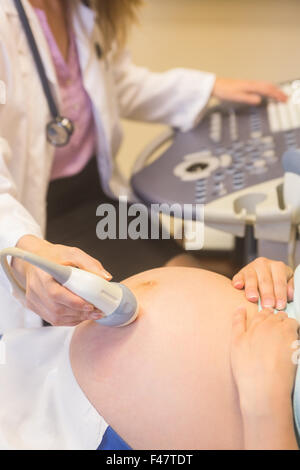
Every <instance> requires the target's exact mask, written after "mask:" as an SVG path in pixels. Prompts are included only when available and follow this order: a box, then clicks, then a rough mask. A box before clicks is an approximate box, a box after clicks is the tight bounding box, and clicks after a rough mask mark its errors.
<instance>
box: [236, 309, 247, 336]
mask: <svg viewBox="0 0 300 470" xmlns="http://www.w3.org/2000/svg"><path fill="white" fill-rule="evenodd" d="M246 329H247V311H246V309H245V308H244V307H239V308H238V309H237V310H236V312H235V313H234V314H233V317H232V340H233V341H237V340H238V339H239V338H240V336H241V335H242V334H243V333H245V332H246Z"/></svg>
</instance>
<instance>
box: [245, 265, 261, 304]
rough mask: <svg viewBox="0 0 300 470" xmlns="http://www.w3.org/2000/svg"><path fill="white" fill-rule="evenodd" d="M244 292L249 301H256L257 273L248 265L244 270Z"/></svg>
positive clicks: (257, 297)
mask: <svg viewBox="0 0 300 470" xmlns="http://www.w3.org/2000/svg"><path fill="white" fill-rule="evenodd" d="M245 294H246V298H247V300H249V301H250V302H257V301H258V299H259V291H258V277H257V273H256V271H255V269H253V268H252V267H250V266H249V267H248V269H247V270H246V271H245Z"/></svg>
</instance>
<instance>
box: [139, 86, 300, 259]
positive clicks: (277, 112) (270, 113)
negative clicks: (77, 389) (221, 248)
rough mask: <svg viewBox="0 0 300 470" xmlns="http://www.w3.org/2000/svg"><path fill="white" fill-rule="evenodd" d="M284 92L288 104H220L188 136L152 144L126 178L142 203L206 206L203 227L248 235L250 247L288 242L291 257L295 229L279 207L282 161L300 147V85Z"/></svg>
mask: <svg viewBox="0 0 300 470" xmlns="http://www.w3.org/2000/svg"><path fill="white" fill-rule="evenodd" d="M281 88H282V90H283V91H284V92H285V93H286V94H287V95H288V96H289V99H288V101H287V102H286V103H278V102H275V101H273V100H270V99H268V100H264V101H263V102H262V104H261V105H260V106H246V105H234V104H232V103H222V104H220V105H217V106H214V107H210V108H208V110H207V113H206V114H205V116H204V118H203V119H202V121H201V123H200V124H199V125H198V127H197V128H195V129H193V130H192V131H189V132H187V133H182V132H178V131H176V130H173V129H172V130H169V131H168V132H167V133H164V135H162V136H160V137H159V138H158V139H157V140H156V141H155V142H152V143H151V144H150V146H148V147H147V148H146V149H145V151H143V152H142V154H141V155H140V156H139V158H138V160H137V163H136V167H135V171H134V174H133V176H132V179H131V184H132V188H133V190H134V192H135V194H136V196H137V197H138V198H139V200H141V201H143V202H144V203H145V204H147V205H150V204H153V203H156V204H162V203H167V204H174V203H177V204H178V203H179V204H181V205H183V204H191V203H194V204H204V205H205V224H206V225H208V226H210V227H213V228H216V229H219V230H222V231H225V232H228V233H231V234H233V235H234V236H235V237H246V239H247V238H248V240H249V234H250V239H251V240H252V242H251V240H250V244H251V243H252V244H253V242H254V241H255V240H267V241H271V242H281V243H286V244H290V243H291V240H292V242H293V243H292V244H293V247H292V248H291V249H292V250H294V249H295V244H296V239H297V235H298V232H299V226H298V224H296V227H295V226H294V225H295V223H294V221H293V207H291V206H290V205H289V204H286V203H285V201H284V188H283V186H284V185H283V182H284V178H283V177H284V169H283V165H282V156H283V155H284V153H285V152H286V151H288V150H296V149H298V148H300V99H299V90H300V82H299V81H298V80H296V81H290V82H286V83H284V84H282V85H281ZM297 98H298V99H297ZM166 146H167V148H166ZM299 155H300V154H299ZM299 155H297V152H295V156H294V157H293V158H296V159H297V158H300V157H299ZM154 156H155V158H154ZM296 163H297V162H296ZM297 164H299V161H298V163H297ZM299 182H300V179H299ZM299 184H300V183H299ZM293 190H294V191H297V188H293ZM298 190H299V193H300V185H299V188H298ZM248 248H249V246H248ZM290 254H291V253H290Z"/></svg>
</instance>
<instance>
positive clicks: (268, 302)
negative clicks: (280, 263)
mask: <svg viewBox="0 0 300 470" xmlns="http://www.w3.org/2000/svg"><path fill="white" fill-rule="evenodd" d="M258 262H259V260H258ZM256 272H257V278H258V286H259V292H260V297H261V304H262V306H263V307H264V308H274V307H275V295H274V282H273V277H272V272H271V269H270V267H269V265H268V264H267V263H265V262H264V260H263V259H262V260H261V262H260V264H259V268H258V269H257V271H256Z"/></svg>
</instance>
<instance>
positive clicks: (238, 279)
mask: <svg viewBox="0 0 300 470" xmlns="http://www.w3.org/2000/svg"><path fill="white" fill-rule="evenodd" d="M232 285H233V287H235V288H236V289H244V286H245V276H244V274H243V270H242V271H240V272H238V273H237V274H236V275H235V276H233V278H232Z"/></svg>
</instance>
